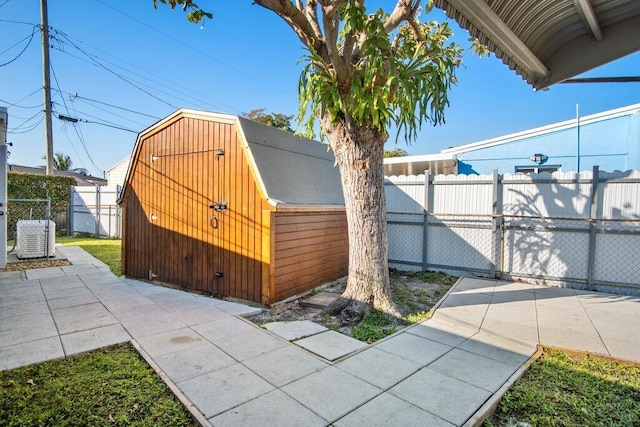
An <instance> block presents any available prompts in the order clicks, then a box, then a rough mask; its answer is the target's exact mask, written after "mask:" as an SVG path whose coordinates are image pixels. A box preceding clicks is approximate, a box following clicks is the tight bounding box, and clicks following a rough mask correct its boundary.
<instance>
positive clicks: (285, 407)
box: [210, 390, 326, 427]
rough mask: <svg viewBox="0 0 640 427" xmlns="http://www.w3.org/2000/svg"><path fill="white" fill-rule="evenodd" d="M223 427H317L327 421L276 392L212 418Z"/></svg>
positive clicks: (213, 421) (281, 393) (214, 422)
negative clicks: (284, 426)
mask: <svg viewBox="0 0 640 427" xmlns="http://www.w3.org/2000/svg"><path fill="white" fill-rule="evenodd" d="M210 421H211V423H212V424H213V425H219V426H229V427H231V426H238V427H241V426H261V427H262V426H264V427H270V426H273V427H276V426H282V425H287V427H296V426H299V427H307V426H309V427H313V426H324V425H326V422H325V421H324V420H323V419H322V418H320V417H318V416H317V415H316V414H314V413H313V412H311V411H310V410H308V409H307V408H305V407H304V406H302V405H301V404H300V403H298V402H296V401H295V400H294V399H292V398H291V397H289V396H287V395H286V394H284V393H283V392H281V391H280V390H274V391H271V392H269V393H267V394H264V395H262V396H260V397H258V398H257V399H254V400H250V401H248V402H247V403H244V404H242V405H240V406H237V407H235V408H233V409H230V410H228V411H227V412H224V413H222V414H220V415H218V416H216V417H213V418H211V419H210Z"/></svg>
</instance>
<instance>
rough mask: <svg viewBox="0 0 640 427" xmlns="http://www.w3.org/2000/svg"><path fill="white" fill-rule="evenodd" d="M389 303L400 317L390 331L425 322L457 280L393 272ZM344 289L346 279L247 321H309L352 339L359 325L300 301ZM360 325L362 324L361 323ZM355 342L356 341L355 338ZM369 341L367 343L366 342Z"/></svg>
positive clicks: (260, 322) (439, 276) (435, 274)
mask: <svg viewBox="0 0 640 427" xmlns="http://www.w3.org/2000/svg"><path fill="white" fill-rule="evenodd" d="M389 279H390V283H391V294H392V298H393V301H394V302H395V303H396V306H397V308H398V310H399V311H400V313H401V314H402V316H403V319H402V321H401V322H400V324H399V325H394V326H392V328H395V329H393V331H395V330H399V329H402V328H404V327H406V326H408V325H411V324H413V323H416V322H420V321H422V320H425V319H427V318H428V312H429V310H431V308H432V307H433V306H434V305H435V304H436V303H437V302H438V301H439V300H440V298H442V297H443V296H444V295H445V294H446V293H447V291H448V290H449V288H450V287H451V286H452V285H453V284H454V283H455V281H456V280H457V278H455V277H451V276H448V275H446V274H443V273H434V272H418V273H413V272H401V271H396V270H393V271H391V272H390V275H389ZM345 286H346V278H342V279H339V280H336V281H335V282H332V283H330V284H329V285H327V286H326V287H323V288H322V289H317V290H316V291H315V292H312V293H311V295H306V296H304V297H301V298H298V299H296V300H293V301H289V302H286V303H281V304H277V305H275V306H274V307H272V308H271V310H268V311H264V312H263V313H262V314H259V315H257V316H253V317H250V318H249V320H250V321H252V322H254V323H256V324H259V325H262V324H265V323H269V322H290V321H294V320H309V321H311V322H314V323H318V324H320V325H322V326H324V327H326V328H329V329H332V330H335V331H339V332H341V333H343V334H345V335H348V336H354V334H353V330H354V328H357V326H359V325H344V324H342V323H341V321H340V319H339V317H338V316H331V315H329V314H327V313H326V312H325V311H324V309H321V308H314V307H305V306H304V305H303V304H301V303H303V302H304V300H305V299H307V298H309V297H311V296H313V295H315V294H316V293H318V292H331V293H335V294H338V295H339V294H341V293H342V292H344V289H345ZM361 323H362V322H361ZM355 335H356V336H355V338H358V339H360V338H359V335H358V334H355ZM369 341H370V340H369Z"/></svg>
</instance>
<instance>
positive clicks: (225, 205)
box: [204, 148, 229, 296]
mask: <svg viewBox="0 0 640 427" xmlns="http://www.w3.org/2000/svg"><path fill="white" fill-rule="evenodd" d="M209 157H210V159H209V162H208V165H209V167H210V170H209V172H210V177H211V179H212V185H211V189H210V191H209V194H210V196H209V197H210V198H209V202H208V205H207V208H208V219H207V223H206V224H204V227H206V228H208V229H209V232H210V233H211V237H212V245H211V248H210V251H211V258H210V259H211V264H210V277H209V285H210V287H211V289H212V291H211V292H212V293H213V294H214V295H218V296H228V292H227V291H226V290H225V286H224V283H225V282H226V281H227V280H228V278H227V277H225V271H224V265H225V262H224V258H225V249H224V248H225V235H226V234H227V233H228V225H229V200H228V198H227V194H225V188H226V186H225V178H226V173H225V167H224V165H225V152H224V150H223V149H222V148H218V149H215V150H214V151H213V153H211V155H210V156H209Z"/></svg>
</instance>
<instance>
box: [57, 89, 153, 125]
mask: <svg viewBox="0 0 640 427" xmlns="http://www.w3.org/2000/svg"><path fill="white" fill-rule="evenodd" d="M69 95H71V94H69ZM73 97H74V98H77V99H80V100H83V101H89V102H95V103H96V104H102V105H106V106H107V107H112V108H117V109H118V110H123V111H127V112H129V113H134V114H139V115H141V116H145V117H149V118H152V119H156V120H160V119H161V117H156V116H152V115H151V114H147V113H141V112H140V111H135V110H131V109H129V108H125V107H118V106H117V105H113V104H109V103H108V102H104V101H98V100H97V99H91V98H87V97H84V96H80V95H78V94H73Z"/></svg>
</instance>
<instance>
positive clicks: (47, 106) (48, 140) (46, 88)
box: [40, 0, 53, 175]
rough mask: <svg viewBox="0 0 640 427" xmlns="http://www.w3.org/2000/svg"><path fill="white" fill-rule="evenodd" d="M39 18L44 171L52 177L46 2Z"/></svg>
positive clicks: (45, 1) (44, 0)
mask: <svg viewBox="0 0 640 427" xmlns="http://www.w3.org/2000/svg"><path fill="white" fill-rule="evenodd" d="M40 18H41V21H42V22H41V25H42V80H43V86H44V87H43V89H44V123H45V126H44V138H45V171H46V173H47V175H53V126H52V124H51V79H50V77H49V72H50V68H51V67H50V65H49V16H48V14H47V0H40Z"/></svg>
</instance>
